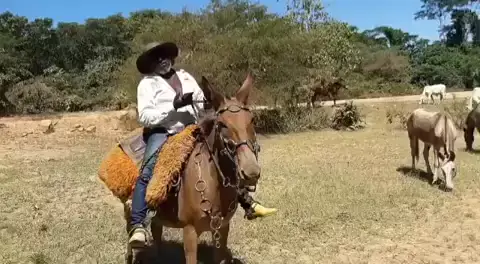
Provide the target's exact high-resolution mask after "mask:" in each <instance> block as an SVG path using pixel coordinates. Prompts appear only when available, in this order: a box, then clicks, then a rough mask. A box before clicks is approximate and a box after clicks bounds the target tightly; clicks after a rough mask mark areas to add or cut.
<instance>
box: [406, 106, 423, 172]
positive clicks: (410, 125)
mask: <svg viewBox="0 0 480 264" xmlns="http://www.w3.org/2000/svg"><path fill="white" fill-rule="evenodd" d="M413 118H414V113H411V114H410V116H409V117H408V119H407V131H408V138H409V139H410V145H412V144H413V153H414V155H415V160H416V161H417V162H418V159H419V156H420V150H419V146H418V143H419V141H418V137H417V136H415V133H414V132H413ZM411 147H412V146H411Z"/></svg>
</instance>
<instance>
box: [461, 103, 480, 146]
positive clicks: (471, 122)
mask: <svg viewBox="0 0 480 264" xmlns="http://www.w3.org/2000/svg"><path fill="white" fill-rule="evenodd" d="M475 128H476V129H477V131H478V132H479V133H480V104H477V105H476V106H475V108H474V109H472V110H471V111H470V112H469V113H468V115H467V118H466V120H465V124H464V126H463V138H464V139H465V145H467V150H468V151H472V150H473V140H474V136H473V134H474V132H475Z"/></svg>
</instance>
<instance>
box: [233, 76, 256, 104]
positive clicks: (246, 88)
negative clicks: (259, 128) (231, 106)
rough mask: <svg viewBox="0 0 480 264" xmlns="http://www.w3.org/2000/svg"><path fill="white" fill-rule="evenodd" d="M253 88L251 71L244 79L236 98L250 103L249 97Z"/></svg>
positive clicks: (244, 102)
mask: <svg viewBox="0 0 480 264" xmlns="http://www.w3.org/2000/svg"><path fill="white" fill-rule="evenodd" d="M252 88H253V76H252V74H251V73H250V72H249V73H248V74H247V78H245V81H243V84H242V86H241V87H240V88H239V89H238V90H237V93H236V95H235V98H236V99H237V101H239V102H241V103H243V104H244V105H247V104H248V97H249V96H250V92H251V90H252Z"/></svg>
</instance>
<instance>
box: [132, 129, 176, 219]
mask: <svg viewBox="0 0 480 264" xmlns="http://www.w3.org/2000/svg"><path fill="white" fill-rule="evenodd" d="M168 136H169V134H168V133H167V132H166V131H163V130H161V131H158V130H157V131H155V130H153V131H151V132H150V133H148V134H146V135H144V137H145V139H146V142H147V146H146V148H145V154H144V155H143V164H142V166H143V170H142V171H141V172H140V175H139V176H138V178H137V183H136V185H135V189H134V190H133V197H132V218H131V222H130V223H131V224H132V226H135V225H137V226H138V225H141V224H143V221H144V219H145V217H146V216H147V210H148V207H147V201H145V195H146V193H147V185H148V182H149V181H150V179H152V176H153V169H154V168H155V164H156V162H157V157H158V152H157V150H158V149H159V148H161V147H162V146H163V144H164V143H165V141H167V138H168Z"/></svg>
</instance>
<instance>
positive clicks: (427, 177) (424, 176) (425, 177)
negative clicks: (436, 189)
mask: <svg viewBox="0 0 480 264" xmlns="http://www.w3.org/2000/svg"><path fill="white" fill-rule="evenodd" d="M397 171H398V172H400V173H402V174H403V175H405V176H410V177H414V178H417V179H419V180H421V181H424V182H429V183H430V182H432V180H433V175H432V174H429V173H427V172H426V171H424V170H419V169H416V170H412V168H411V167H406V166H400V167H398V168H397Z"/></svg>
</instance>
